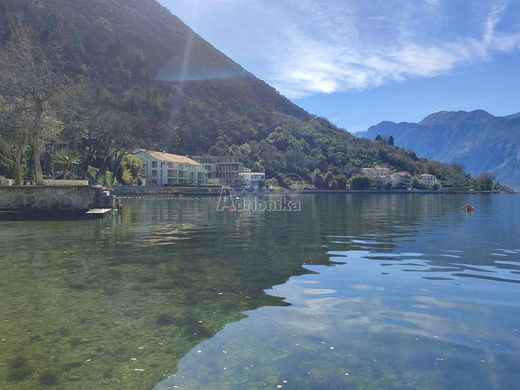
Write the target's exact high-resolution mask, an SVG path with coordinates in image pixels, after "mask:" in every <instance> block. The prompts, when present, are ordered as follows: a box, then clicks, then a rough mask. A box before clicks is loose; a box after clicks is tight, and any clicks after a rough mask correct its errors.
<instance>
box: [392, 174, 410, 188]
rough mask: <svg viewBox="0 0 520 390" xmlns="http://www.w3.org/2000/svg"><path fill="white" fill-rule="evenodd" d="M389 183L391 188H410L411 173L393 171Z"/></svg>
mask: <svg viewBox="0 0 520 390" xmlns="http://www.w3.org/2000/svg"><path fill="white" fill-rule="evenodd" d="M390 183H391V184H392V187H393V188H405V189H411V188H412V175H410V173H409V172H405V171H403V172H394V173H392V174H391V175H390Z"/></svg>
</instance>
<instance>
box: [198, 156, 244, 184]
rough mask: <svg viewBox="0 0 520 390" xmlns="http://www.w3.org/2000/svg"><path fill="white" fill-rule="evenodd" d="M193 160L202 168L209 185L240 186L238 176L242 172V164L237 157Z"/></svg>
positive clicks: (204, 157)
mask: <svg viewBox="0 0 520 390" xmlns="http://www.w3.org/2000/svg"><path fill="white" fill-rule="evenodd" d="M193 159H194V160H195V161H197V162H199V163H200V164H202V165H203V166H204V168H205V170H206V172H207V175H208V181H209V182H210V183H211V184H215V185H229V186H233V187H238V186H239V185H240V181H241V177H240V174H241V173H243V172H244V164H243V163H242V162H240V159H239V158H238V157H235V156H194V157H193Z"/></svg>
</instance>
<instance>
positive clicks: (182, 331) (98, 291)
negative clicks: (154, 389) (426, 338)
mask: <svg viewBox="0 0 520 390" xmlns="http://www.w3.org/2000/svg"><path fill="white" fill-rule="evenodd" d="M451 199H453V198H449V199H444V198H442V197H427V196H409V197H407V196H399V195H397V196H384V197H380V196H333V195H331V196H326V195H324V196H302V197H301V200H302V202H303V204H302V209H303V211H302V212H301V213H283V212H282V213H230V212H216V211H215V210H216V202H217V200H216V199H211V200H203V199H199V200H179V199H176V200H157V201H151V200H150V201H137V200H136V201H128V202H126V204H125V208H124V209H123V212H122V215H121V216H120V217H119V219H113V220H106V221H102V222H99V221H88V222H84V223H83V222H82V223H81V224H78V223H77V222H71V221H61V222H38V223H31V224H28V223H15V224H12V223H10V224H9V225H8V226H7V225H5V226H4V225H3V224H1V223H0V232H1V233H0V234H1V235H0V246H1V247H2V251H1V252H0V261H1V263H2V267H1V268H0V294H1V296H2V297H3V304H2V305H0V318H3V319H9V321H2V322H0V333H1V334H2V335H5V339H6V341H5V342H3V343H2V349H0V361H2V362H3V361H6V360H8V359H10V358H12V357H13V356H16V355H19V354H20V355H23V356H24V358H25V359H26V361H27V362H28V365H29V366H30V367H31V371H30V372H31V373H30V374H29V375H28V377H27V378H22V379H20V382H9V383H8V382H3V381H4V379H0V381H1V382H0V387H1V388H2V389H4V388H5V389H11V388H12V389H15V388H19V386H20V385H21V384H23V385H24V386H27V387H31V386H32V387H38V386H39V375H42V373H45V372H46V371H49V370H50V371H51V372H50V373H49V376H52V375H54V376H55V377H56V380H57V381H58V383H59V384H61V385H63V387H64V388H78V387H84V388H101V387H102V388H113V387H117V388H129V387H131V388H133V389H141V388H143V389H144V388H150V387H151V386H152V384H154V383H156V382H158V381H159V380H161V379H162V378H163V377H164V375H167V374H170V373H172V372H175V367H176V364H177V362H178V361H179V359H180V358H181V357H182V356H184V355H185V354H186V353H187V352H188V351H190V350H191V349H192V348H193V347H194V346H195V345H197V344H199V343H200V342H201V341H203V340H205V339H208V338H210V337H213V336H214V335H216V334H217V333H218V332H219V331H220V330H221V329H222V328H223V327H224V326H225V325H226V324H228V323H230V322H234V321H237V320H239V319H242V318H244V314H243V313H244V312H245V311H250V310H254V309H257V308H260V307H265V306H269V307H273V306H282V305H287V304H286V303H284V301H283V298H282V297H274V296H270V295H267V294H266V292H265V290H266V289H269V288H271V287H272V286H274V285H279V284H283V283H285V282H286V281H287V279H288V278H289V277H291V276H293V275H301V274H304V273H308V272H310V271H309V270H306V269H304V268H302V264H303V263H305V264H307V265H309V264H329V260H328V255H327V251H328V250H329V249H333V246H334V244H331V243H330V241H329V236H333V235H338V236H352V237H356V236H360V235H363V234H366V233H371V234H376V235H381V236H385V235H386V236H387V240H384V242H383V246H384V247H385V248H386V249H387V250H391V248H393V247H394V245H395V236H399V235H401V236H403V237H410V236H413V235H414V233H415V227H414V226H415V225H416V224H417V223H418V222H420V221H426V220H429V219H434V218H437V217H439V216H442V215H444V214H446V213H449V212H453V211H454V210H456V209H457V207H458V206H459V204H458V200H451ZM29 243H30V245H29ZM157 243H159V244H160V245H156V244H157ZM356 245H358V244H356V243H349V244H347V247H355V246H356ZM344 247H345V245H342V248H344ZM28 281H30V283H28ZM2 338H4V336H2ZM50 356H54V358H52V359H51V358H49V357H50ZM134 359H135V360H134ZM135 370H137V371H135ZM141 370H144V371H141ZM51 374H52V375H51Z"/></svg>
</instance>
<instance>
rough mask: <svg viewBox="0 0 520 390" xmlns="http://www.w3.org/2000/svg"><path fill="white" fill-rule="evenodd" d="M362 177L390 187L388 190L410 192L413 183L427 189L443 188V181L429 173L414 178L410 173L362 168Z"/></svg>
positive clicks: (377, 167)
mask: <svg viewBox="0 0 520 390" xmlns="http://www.w3.org/2000/svg"><path fill="white" fill-rule="evenodd" d="M361 175H362V176H366V177H368V178H370V179H371V180H372V181H373V182H375V183H379V184H380V185H381V184H382V185H383V186H388V188H401V189H407V190H410V189H412V187H413V183H418V184H419V185H420V186H422V187H424V188H427V189H440V188H442V185H441V181H440V180H439V179H437V177H435V176H434V175H430V174H429V173H423V174H421V175H419V176H417V177H415V178H414V177H412V175H411V174H410V172H406V171H401V172H392V171H390V169H388V168H385V167H380V166H375V167H371V168H362V169H361ZM417 187H419V186H417Z"/></svg>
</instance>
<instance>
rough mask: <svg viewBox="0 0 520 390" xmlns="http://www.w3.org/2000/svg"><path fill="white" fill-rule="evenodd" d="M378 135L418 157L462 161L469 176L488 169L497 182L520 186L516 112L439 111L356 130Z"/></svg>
mask: <svg viewBox="0 0 520 390" xmlns="http://www.w3.org/2000/svg"><path fill="white" fill-rule="evenodd" d="M378 134H380V135H382V136H393V137H394V140H395V144H396V145H397V146H402V147H404V148H408V149H411V150H413V151H414V152H416V153H417V154H418V155H420V156H425V157H428V158H431V159H434V160H438V161H443V162H448V163H458V164H462V165H463V166H464V167H465V168H466V170H467V171H468V172H470V173H471V174H472V175H478V174H480V173H482V172H484V171H489V172H491V173H493V174H494V175H495V176H496V177H497V179H498V180H499V181H500V183H502V184H507V185H511V186H514V187H516V188H518V187H520V113H518V114H513V115H508V116H503V117H495V116H493V115H491V114H490V113H488V112H486V111H483V110H476V111H471V112H466V111H458V112H451V111H441V112H437V113H435V114H431V115H429V116H428V117H426V118H424V119H423V120H422V121H421V122H419V123H408V122H402V123H394V122H386V121H385V122H381V123H379V124H378V125H376V126H372V127H370V128H369V129H368V131H367V132H362V133H357V135H359V136H362V137H367V138H372V139H373V138H375V137H376V136H377V135H378Z"/></svg>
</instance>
